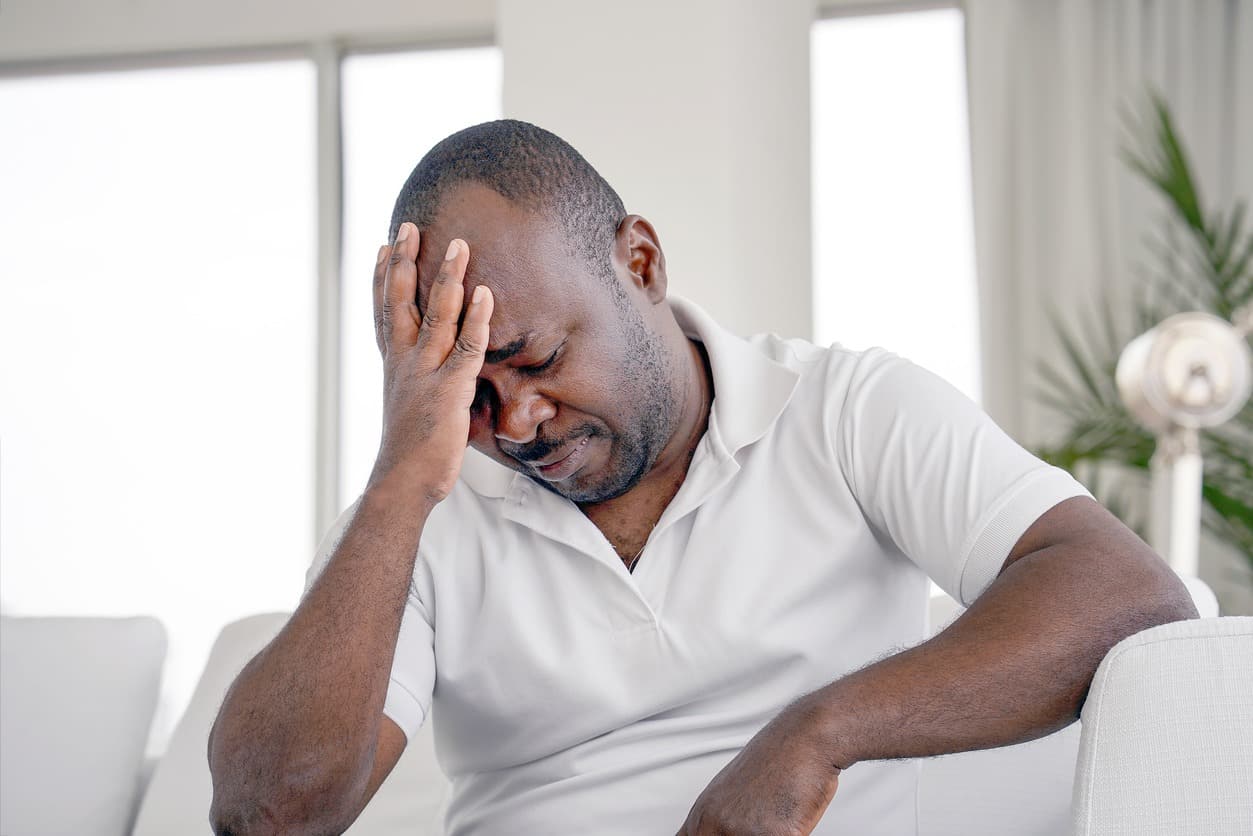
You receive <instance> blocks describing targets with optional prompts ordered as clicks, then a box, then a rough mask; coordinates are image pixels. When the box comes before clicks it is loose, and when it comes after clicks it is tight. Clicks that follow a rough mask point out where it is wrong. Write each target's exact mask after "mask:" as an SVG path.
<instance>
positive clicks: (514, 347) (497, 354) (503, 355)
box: [483, 334, 531, 363]
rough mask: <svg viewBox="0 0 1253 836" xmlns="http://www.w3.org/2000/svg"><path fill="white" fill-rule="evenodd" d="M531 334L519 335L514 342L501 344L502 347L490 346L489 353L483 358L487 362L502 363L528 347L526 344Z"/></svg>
mask: <svg viewBox="0 0 1253 836" xmlns="http://www.w3.org/2000/svg"><path fill="white" fill-rule="evenodd" d="M530 336H531V335H530V334H527V335H526V336H523V337H518V338H517V339H516V340H514V341H513V342H511V343H509V344H508V345H504V346H501V347H500V348H496V349H491V348H489V349H488V350H487V354H486V355H485V356H484V358H483V361H484V362H486V363H500V362H503V361H505V360H508V359H509V358H510V357H513V356H514V355H515V354H518V353H519V352H521V351H522V349H524V348H526V344H527V341H528V340H529V339H530Z"/></svg>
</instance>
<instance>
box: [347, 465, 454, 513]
mask: <svg viewBox="0 0 1253 836" xmlns="http://www.w3.org/2000/svg"><path fill="white" fill-rule="evenodd" d="M364 496H365V497H366V499H367V500H370V501H374V502H380V503H384V504H388V505H393V504H400V505H404V506H405V507H406V508H408V509H411V510H414V511H417V512H418V513H419V514H420V515H421V516H422V518H423V519H425V518H426V516H427V515H429V514H430V513H431V511H432V509H434V508H435V506H436V505H438V504H439V503H440V501H441V500H442V499H443V498H444V497H443V496H442V495H440V494H439V492H438V491H436V490H434V489H433V488H432V487H431V485H430V481H429V480H427V479H425V478H423V474H422V473H421V472H420V471H419V470H418V469H417V468H409V467H397V466H392V467H380V466H379V465H378V464H375V466H374V470H373V471H371V473H370V478H369V479H368V480H367V481H366V486H365V491H364Z"/></svg>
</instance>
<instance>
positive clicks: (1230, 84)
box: [965, 0, 1253, 614]
mask: <svg viewBox="0 0 1253 836" xmlns="http://www.w3.org/2000/svg"><path fill="white" fill-rule="evenodd" d="M965 7H966V24H967V34H966V37H967V44H966V45H967V57H968V74H969V75H968V78H969V91H970V122H971V155H972V175H973V180H974V217H975V247H976V259H977V265H978V276H979V294H980V324H981V327H982V343H983V344H982V357H983V389H984V405H985V407H986V408H987V409H988V411H989V412H990V413H991V414H992V416H993V417H994V418H995V419H996V420H997V421H998V422H999V423H1000V424H1001V425H1002V426H1003V427H1004V428H1005V429H1006V430H1007V431H1008V432H1010V434H1011V435H1013V436H1014V437H1015V438H1017V439H1018V440H1019V441H1021V442H1023V443H1025V444H1027V445H1035V444H1039V443H1041V442H1046V441H1049V440H1052V438H1053V436H1054V435H1055V428H1051V427H1050V426H1049V422H1050V414H1049V413H1048V411H1047V410H1046V409H1045V408H1043V407H1042V406H1041V405H1040V404H1039V402H1038V401H1037V400H1036V399H1035V397H1033V390H1034V389H1035V388H1036V387H1037V386H1038V383H1039V378H1038V376H1037V371H1036V368H1037V364H1038V363H1040V362H1041V361H1043V362H1046V363H1048V364H1049V365H1054V366H1059V367H1061V368H1065V364H1064V362H1063V361H1062V356H1063V355H1062V350H1061V347H1060V344H1059V343H1058V341H1057V339H1056V336H1055V334H1054V331H1053V327H1052V325H1051V323H1050V322H1049V320H1048V318H1047V316H1045V312H1046V311H1047V310H1048V309H1049V308H1052V309H1054V310H1055V311H1056V313H1057V315H1058V316H1059V317H1060V318H1061V319H1062V320H1064V321H1067V322H1068V324H1070V325H1072V326H1073V325H1074V324H1075V322H1076V318H1077V316H1078V315H1079V314H1081V313H1082V312H1084V311H1085V309H1089V308H1090V307H1091V306H1092V305H1093V304H1094V303H1096V302H1097V301H1098V300H1099V297H1100V295H1101V294H1102V293H1109V294H1110V295H1111V296H1112V297H1113V298H1114V299H1116V300H1117V299H1119V298H1121V299H1122V300H1123V301H1126V299H1127V298H1128V297H1129V296H1130V295H1131V294H1132V292H1134V289H1135V287H1136V285H1137V283H1139V282H1142V281H1144V270H1143V265H1145V264H1151V263H1153V262H1154V259H1153V256H1152V255H1150V254H1149V252H1148V251H1147V248H1146V247H1145V237H1146V235H1147V234H1148V233H1150V232H1153V231H1155V230H1159V229H1160V225H1161V223H1162V220H1163V218H1164V217H1165V215H1166V212H1167V210H1166V208H1165V204H1164V203H1163V201H1162V200H1161V198H1160V197H1159V196H1158V195H1157V194H1156V193H1154V192H1153V191H1151V190H1150V188H1149V187H1148V186H1146V185H1144V184H1143V182H1142V181H1141V180H1140V179H1139V178H1138V177H1136V176H1134V175H1133V174H1131V173H1130V171H1129V169H1128V168H1127V167H1126V165H1125V164H1124V163H1123V162H1122V160H1121V159H1120V158H1119V151H1120V149H1121V148H1124V147H1126V146H1127V145H1128V143H1129V142H1130V143H1133V144H1134V143H1135V142H1136V141H1142V140H1143V139H1144V137H1142V136H1136V137H1133V136H1130V135H1129V134H1128V132H1127V122H1126V119H1125V116H1124V114H1125V112H1126V110H1127V109H1128V108H1131V109H1132V110H1133V111H1134V112H1136V113H1137V114H1140V115H1143V114H1145V113H1147V107H1146V106H1147V104H1148V101H1147V99H1148V91H1149V90H1150V89H1152V90H1154V91H1156V92H1157V93H1159V94H1161V95H1162V96H1163V97H1164V98H1165V100H1166V102H1167V105H1168V106H1169V108H1170V109H1171V111H1172V114H1173V116H1174V118H1175V127H1176V129H1177V131H1178V132H1179V134H1180V135H1181V138H1182V141H1183V143H1184V146H1185V148H1186V150H1187V152H1188V155H1189V158H1190V161H1191V163H1192V167H1193V173H1194V176H1195V177H1196V179H1197V180H1198V182H1199V190H1200V193H1201V198H1202V200H1203V202H1204V205H1206V206H1207V207H1209V208H1210V209H1211V210H1212V209H1216V208H1220V207H1221V208H1223V209H1227V208H1230V206H1231V204H1232V203H1233V201H1234V200H1236V199H1237V198H1240V199H1243V200H1246V201H1249V202H1250V203H1253V0H966V2H965ZM1251 208H1253V207H1251ZM1124 310H1125V311H1126V317H1127V321H1129V320H1130V313H1129V310H1130V308H1129V307H1128V306H1124ZM1200 573H1201V576H1202V578H1204V579H1205V580H1206V581H1207V582H1208V583H1209V584H1210V585H1211V586H1212V587H1213V588H1214V591H1215V593H1216V594H1217V595H1218V598H1219V601H1220V603H1221V605H1222V609H1223V612H1224V614H1236V613H1253V575H1251V574H1250V572H1249V567H1248V564H1247V562H1246V561H1245V560H1243V559H1242V557H1241V556H1240V555H1238V554H1237V553H1236V552H1235V551H1234V550H1232V549H1230V548H1228V547H1224V546H1222V545H1220V544H1218V543H1216V542H1214V541H1212V540H1209V538H1202V548H1201V565H1200Z"/></svg>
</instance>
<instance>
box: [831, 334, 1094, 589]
mask: <svg viewBox="0 0 1253 836" xmlns="http://www.w3.org/2000/svg"><path fill="white" fill-rule="evenodd" d="M834 444H835V446H836V455H837V458H838V461H839V464H840V466H841V468H842V469H843V470H844V473H845V474H847V477H848V482H849V486H850V488H851V489H852V491H853V494H854V496H855V498H856V500H857V502H858V504H859V505H860V506H861V509H862V513H863V514H864V515H865V516H866V518H867V519H868V520H869V521H870V522H871V524H872V525H874V526H875V527H876V528H877V529H879V530H880V531H881V532H883V533H884V534H886V535H887V536H888V537H890V538H891V539H892V541H893V542H894V543H895V544H896V546H897V547H898V548H899V549H900V550H901V551H902V552H903V553H904V554H905V555H906V556H907V557H909V558H910V559H911V560H912V561H914V563H916V564H918V566H919V567H920V568H922V570H923V571H925V572H926V573H927V574H928V575H929V576H930V577H931V579H932V580H933V581H935V582H936V584H938V585H939V586H940V587H941V588H942V589H944V591H945V592H947V593H948V594H950V595H952V596H953V597H954V598H955V599H957V600H958V601H960V602H961V603H962V605H963V606H970V604H971V603H973V602H974V600H975V599H976V598H978V597H979V595H981V594H982V593H983V591H984V590H985V589H987V587H988V586H989V585H990V584H991V583H992V581H993V580H995V578H996V576H997V574H999V572H1000V570H1001V567H1002V565H1004V563H1005V558H1006V557H1008V556H1009V552H1010V551H1011V550H1012V549H1013V547H1014V544H1015V543H1017V542H1018V539H1019V538H1020V537H1021V536H1022V535H1023V533H1024V532H1026V530H1027V529H1028V528H1029V527H1030V526H1031V524H1032V523H1033V522H1035V521H1036V520H1037V519H1039V517H1040V516H1041V515H1042V514H1043V513H1044V512H1045V511H1047V510H1049V509H1050V508H1052V507H1053V506H1054V505H1056V504H1057V503H1059V502H1061V501H1062V500H1064V499H1068V498H1070V497H1072V496H1091V494H1089V493H1088V492H1087V490H1085V489H1084V487H1083V486H1082V485H1081V484H1079V482H1078V481H1076V480H1075V479H1074V477H1072V476H1071V475H1070V474H1069V473H1067V472H1066V471H1064V470H1062V469H1060V468H1057V467H1053V466H1051V465H1049V464H1046V463H1045V462H1042V461H1041V460H1039V459H1038V458H1036V457H1035V456H1033V455H1031V454H1030V453H1028V452H1027V451H1026V450H1024V449H1023V448H1022V447H1021V446H1019V445H1018V444H1017V443H1016V442H1015V441H1014V440H1013V439H1011V438H1010V437H1009V436H1008V435H1006V434H1005V433H1004V432H1003V431H1002V430H1001V429H1000V427H998V426H997V425H996V424H995V423H994V422H993V421H992V419H991V418H989V417H988V416H987V415H986V414H985V413H984V412H983V411H982V410H981V409H980V408H979V407H978V406H977V405H975V404H974V403H973V402H972V401H971V400H970V399H969V398H967V397H966V396H965V395H963V394H962V393H961V392H959V391H958V390H957V389H956V388H954V387H953V386H952V385H951V384H949V383H947V382H945V381H944V380H942V379H941V378H939V377H937V376H936V375H934V374H932V373H931V372H928V371H927V370H925V369H923V368H921V367H920V366H917V365H915V364H913V363H911V362H909V361H907V360H904V359H903V358H901V357H898V356H896V355H894V354H892V353H891V352H887V351H884V350H882V349H870V350H868V351H866V352H864V353H862V354H861V355H860V357H859V358H858V359H857V361H856V365H855V367H854V369H853V371H852V373H851V375H850V377H849V378H848V388H847V390H846V397H845V399H844V402H843V405H842V408H841V409H840V412H839V415H838V416H837V417H836V418H835V435H834Z"/></svg>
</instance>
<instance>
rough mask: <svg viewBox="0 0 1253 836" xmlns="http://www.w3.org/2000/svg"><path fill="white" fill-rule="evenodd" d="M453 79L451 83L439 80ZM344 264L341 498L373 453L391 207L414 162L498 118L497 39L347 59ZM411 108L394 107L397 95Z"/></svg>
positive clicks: (351, 496)
mask: <svg viewBox="0 0 1253 836" xmlns="http://www.w3.org/2000/svg"><path fill="white" fill-rule="evenodd" d="M450 78H455V79H457V83H456V84H447V83H445V82H446V80H447V79H450ZM343 101H344V175H345V177H344V269H343V276H344V279H343V294H342V299H343V306H342V307H343V312H344V316H343V321H342V322H343V337H342V340H343V342H342V351H341V355H342V358H343V362H342V368H343V374H342V383H341V392H342V402H341V403H342V409H341V415H342V424H341V448H340V449H341V458H340V487H339V496H340V506H341V507H345V506H347V505H348V504H350V503H351V502H353V501H354V500H355V499H356V498H357V496H358V495H359V494H360V493H361V490H362V489H363V488H364V487H365V483H366V480H367V479H368V478H369V476H370V470H371V468H372V467H373V465H374V457H375V455H376V454H377V453H378V446H379V436H380V433H381V432H382V415H383V365H382V361H381V360H380V358H379V353H378V347H377V346H376V345H375V342H374V312H373V307H374V302H373V296H372V294H371V289H370V283H371V278H372V276H373V271H374V256H375V254H376V253H377V252H378V248H379V246H380V245H381V244H383V243H384V242H385V241H386V239H387V227H388V223H389V221H390V220H391V213H392V205H393V204H394V203H395V201H396V195H397V194H398V193H399V192H400V187H401V186H402V185H403V184H404V182H405V180H406V179H407V178H408V177H409V172H411V171H412V170H413V167H414V166H415V165H417V162H418V160H420V159H421V158H422V155H423V154H425V153H426V152H427V150H428V149H430V147H431V146H432V145H434V144H435V143H436V142H439V141H440V140H441V139H443V138H444V137H446V136H447V135H448V134H450V133H452V132H454V131H457V130H460V129H461V128H464V127H466V126H467V125H473V124H477V123H479V122H486V121H489V120H492V119H499V118H500V110H501V60H500V50H499V49H497V48H495V47H483V48H479V49H457V50H451V49H450V50H435V51H428V52H412V53H401V54H392V55H361V56H355V57H351V58H348V59H346V60H345V61H344V70H343ZM402 102H408V103H409V104H408V106H405V107H398V103H402Z"/></svg>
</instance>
